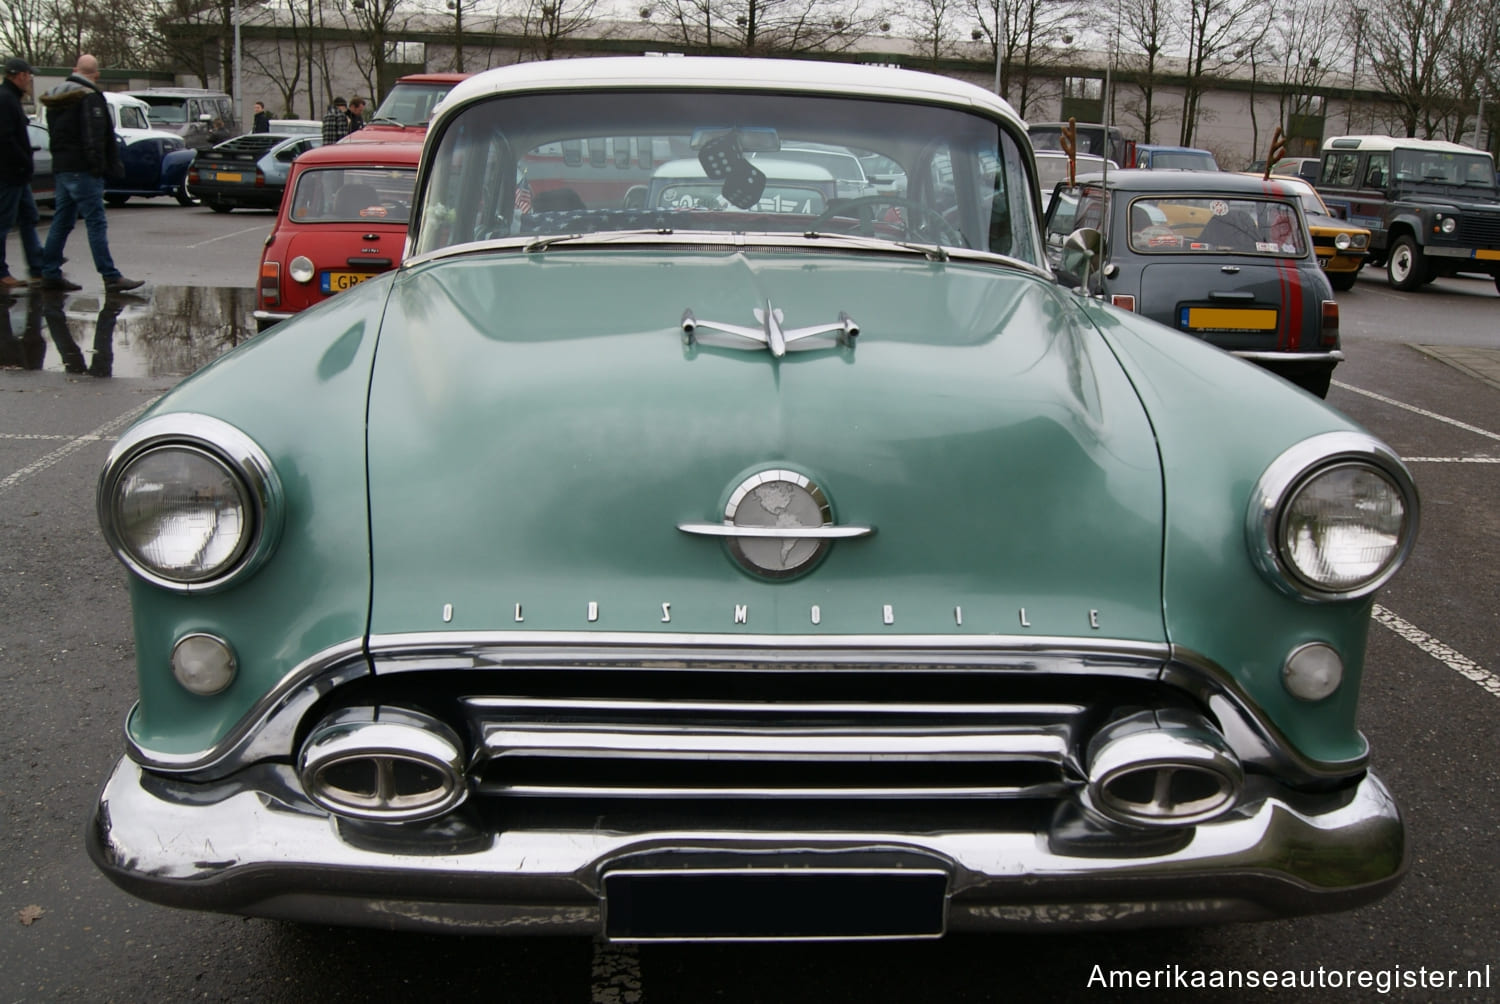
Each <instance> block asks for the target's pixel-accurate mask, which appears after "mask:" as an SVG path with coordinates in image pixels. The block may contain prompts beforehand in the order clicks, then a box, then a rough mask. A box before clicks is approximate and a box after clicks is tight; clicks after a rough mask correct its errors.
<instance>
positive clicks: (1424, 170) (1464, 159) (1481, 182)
mask: <svg viewBox="0 0 1500 1004" xmlns="http://www.w3.org/2000/svg"><path fill="white" fill-rule="evenodd" d="M1392 159H1393V160H1394V162H1395V163H1394V167H1395V171H1396V180H1397V181H1411V182H1418V181H1425V182H1431V183H1433V184H1441V185H1467V186H1473V187H1479V188H1494V187H1495V166H1494V162H1493V161H1491V160H1490V158H1489V157H1488V156H1487V155H1486V154H1482V153H1447V152H1444V151H1438V150H1397V151H1396V152H1395V154H1394V156H1393V158H1392Z"/></svg>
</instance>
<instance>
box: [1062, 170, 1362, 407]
mask: <svg viewBox="0 0 1500 1004" xmlns="http://www.w3.org/2000/svg"><path fill="white" fill-rule="evenodd" d="M1058 194H1059V196H1061V197H1060V198H1054V199H1053V205H1052V208H1051V211H1050V212H1049V214H1048V217H1047V246H1048V252H1049V254H1050V255H1051V256H1052V259H1053V264H1054V265H1055V266H1056V267H1058V268H1060V269H1062V270H1063V272H1064V275H1065V280H1066V281H1071V282H1074V283H1075V284H1077V283H1085V284H1086V285H1087V288H1088V290H1089V291H1090V292H1092V293H1094V294H1097V295H1102V296H1104V297H1105V298H1107V299H1109V300H1110V301H1111V302H1112V303H1114V304H1115V305H1116V306H1118V307H1122V308H1124V309H1126V310H1131V311H1134V312H1135V313H1138V314H1141V315H1143V316H1145V317H1149V318H1151V319H1153V320H1156V321H1160V322H1161V323H1162V324H1165V325H1167V326H1168V327H1170V328H1175V329H1177V330H1179V331H1183V332H1186V333H1187V334H1189V335H1193V336H1195V337H1197V338H1201V339H1203V340H1204V341H1207V342H1210V343H1211V344H1214V345H1217V346H1219V347H1220V348H1222V349H1225V350H1227V351H1229V352H1231V353H1233V354H1234V355H1236V356H1239V357H1240V358H1242V359H1247V360H1250V361H1252V362H1255V363H1259V364H1260V365H1262V366H1264V367H1266V368H1267V369H1269V370H1271V371H1272V372H1275V373H1278V374H1280V375H1281V376H1283V377H1285V378H1287V379H1288V380H1290V381H1292V382H1293V383H1295V384H1297V385H1298V386H1300V387H1302V388H1303V389H1304V390H1308V391H1310V392H1312V393H1314V394H1316V395H1318V396H1319V397H1323V396H1326V395H1327V393H1328V387H1329V385H1330V383H1331V382H1332V379H1333V370H1334V367H1335V366H1337V365H1338V364H1339V362H1340V361H1342V360H1343V358H1344V354H1343V351H1342V349H1341V348H1340V344H1339V308H1338V303H1337V302H1336V301H1335V300H1334V296H1333V287H1332V285H1331V284H1330V283H1329V281H1328V277H1327V276H1326V275H1324V274H1323V272H1322V270H1321V269H1320V268H1319V265H1318V257H1317V254H1316V252H1315V250H1314V247H1313V241H1312V238H1311V236H1310V235H1309V233H1308V225H1307V220H1306V218H1305V217H1304V216H1303V213H1302V208H1301V205H1300V203H1299V201H1298V198H1297V195H1296V193H1295V192H1293V191H1292V190H1291V189H1290V187H1289V186H1287V185H1285V184H1283V183H1282V182H1279V181H1264V180H1262V179H1259V178H1248V177H1243V176H1238V175H1232V174H1223V173H1217V174H1216V173H1209V172H1191V171H1173V172H1169V173H1163V172H1159V171H1137V170H1121V171H1111V172H1109V173H1108V174H1107V175H1104V174H1099V175H1090V176H1088V177H1084V178H1080V179H1079V181H1078V184H1077V185H1076V186H1073V187H1072V188H1069V187H1068V186H1066V185H1060V186H1059V191H1058ZM1080 229H1086V230H1088V231H1090V232H1091V235H1090V236H1092V239H1093V242H1094V243H1097V245H1098V255H1097V257H1095V258H1093V259H1090V260H1091V262H1092V265H1091V267H1090V268H1089V269H1088V274H1087V275H1081V274H1074V273H1072V270H1069V269H1067V268H1066V267H1065V264H1064V257H1065V254H1064V245H1065V244H1066V243H1067V241H1068V240H1069V237H1070V235H1071V234H1073V233H1074V232H1075V231H1078V230H1080ZM1082 236H1083V235H1080V237H1082ZM1081 243H1088V242H1087V241H1083V240H1081V239H1080V240H1078V241H1075V244H1081Z"/></svg>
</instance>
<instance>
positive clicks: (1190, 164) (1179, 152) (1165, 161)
mask: <svg viewBox="0 0 1500 1004" xmlns="http://www.w3.org/2000/svg"><path fill="white" fill-rule="evenodd" d="M1135 166H1136V167H1138V168H1141V169H1143V170H1152V171H1164V170H1179V171H1217V170H1218V169H1219V162H1218V161H1217V160H1215V159H1214V155H1213V154H1212V153H1210V152H1208V151H1207V150H1199V149H1197V148H1196V147H1191V146H1161V145H1160V144H1155V143H1137V144H1136V147H1135Z"/></svg>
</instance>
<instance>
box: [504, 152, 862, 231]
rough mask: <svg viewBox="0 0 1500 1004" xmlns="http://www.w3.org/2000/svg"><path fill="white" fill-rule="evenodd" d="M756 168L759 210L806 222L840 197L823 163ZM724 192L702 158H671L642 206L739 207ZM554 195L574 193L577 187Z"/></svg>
mask: <svg viewBox="0 0 1500 1004" xmlns="http://www.w3.org/2000/svg"><path fill="white" fill-rule="evenodd" d="M754 164H755V167H756V169H757V170H759V171H761V172H762V173H763V174H764V175H765V179H766V180H765V182H764V185H763V187H762V189H761V192H760V196H759V198H758V199H757V200H756V202H755V204H754V207H753V208H754V211H755V212H759V213H769V214H785V215H790V216H794V217H797V218H799V219H801V218H803V217H806V216H809V215H812V216H816V215H817V214H818V213H821V212H823V210H825V209H827V208H828V207H829V206H830V205H832V204H833V203H834V202H835V201H836V200H837V199H838V181H837V179H835V178H834V176H833V175H832V174H831V173H829V171H828V170H827V169H826V168H824V167H820V166H819V165H817V164H810V163H807V162H806V161H802V160H782V159H780V158H779V157H778V158H774V159H773V158H771V157H760V156H756V158H755V160H754ZM723 190H724V179H723V178H712V177H710V176H709V175H708V173H707V172H706V171H705V170H704V166H703V164H702V163H701V162H700V161H699V160H698V158H696V157H693V158H689V159H684V160H671V161H668V162H667V163H665V164H663V165H661V166H660V167H658V168H657V169H656V173H655V174H654V175H652V177H651V183H650V185H648V186H646V191H645V195H644V198H643V199H642V200H641V202H642V205H643V206H644V207H645V208H646V209H650V210H663V209H665V210H670V211H673V212H682V211H700V210H719V211H724V210H734V209H735V208H736V207H735V205H734V204H733V203H732V202H730V201H729V200H728V199H726V198H725V196H724V191H723ZM552 191H554V192H558V191H563V192H571V191H572V189H552ZM546 195H547V193H546V192H545V191H544V192H541V193H538V195H537V196H535V197H534V198H535V199H537V200H541V199H543V198H545V197H546ZM631 201H632V200H631V198H630V196H629V193H627V196H626V205H627V206H628V205H630V204H631ZM544 205H545V204H544V203H543V202H541V201H537V204H536V205H535V206H534V207H533V208H534V210H535V213H536V215H537V216H540V214H541V213H542V212H543V209H544ZM580 208H581V207H580ZM526 222H527V224H528V225H531V224H532V223H533V222H542V221H541V220H540V219H538V220H535V221H532V220H528V221H526Z"/></svg>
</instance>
